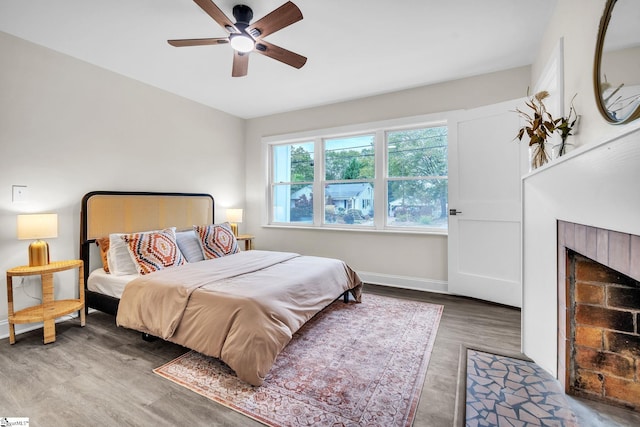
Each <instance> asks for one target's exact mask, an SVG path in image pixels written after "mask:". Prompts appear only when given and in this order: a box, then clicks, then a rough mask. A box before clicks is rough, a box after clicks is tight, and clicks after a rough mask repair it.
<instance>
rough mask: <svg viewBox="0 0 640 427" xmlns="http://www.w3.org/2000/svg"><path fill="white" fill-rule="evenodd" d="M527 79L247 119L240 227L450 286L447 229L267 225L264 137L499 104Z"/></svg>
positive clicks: (408, 282)
mask: <svg viewBox="0 0 640 427" xmlns="http://www.w3.org/2000/svg"><path fill="white" fill-rule="evenodd" d="M529 81H530V70H529V67H523V68H518V69H513V70H507V71H503V72H498V73H492V74H487V75H484V76H479V77H473V78H467V79H463V80H457V81H451V82H447V83H442V84H437V85H432V86H425V87H420V88H415V89H411V90H406V91H401V92H395V93H390V94H386V95H380V96H374V97H370V98H366V99H361V100H356V101H350V102H343V103H339V104H333V105H327V106H321V107H317V108H311V109H306V110H300V111H294V112H290V113H284V114H278V115H274V116H269V117H262V118H257V119H251V120H249V121H248V122H247V129H246V169H247V175H246V183H247V187H246V197H247V199H246V208H247V210H246V215H245V223H243V224H242V226H241V229H242V230H244V231H247V232H250V233H252V234H255V235H256V240H255V244H256V246H257V247H258V248H260V249H271V250H284V251H296V252H300V253H304V254H309V255H320V256H333V257H338V258H341V259H344V260H345V261H347V262H348V263H349V264H350V265H351V266H352V267H353V268H354V269H356V270H357V271H359V272H365V273H368V274H367V277H366V278H367V279H368V280H372V278H373V277H375V278H377V279H379V280H380V281H382V282H383V283H386V284H400V285H402V286H405V287H415V288H418V289H426V290H429V289H431V290H439V291H446V290H447V287H446V281H447V238H446V236H442V235H424V234H423V235H420V234H406V233H405V234H400V233H394V234H392V233H382V232H345V231H328V230H309V229H304V230H300V229H282V228H277V229H275V228H267V227H263V225H264V224H263V218H264V213H265V212H266V210H267V207H266V205H265V198H266V197H265V195H266V189H267V186H266V167H267V163H266V159H265V158H264V156H263V155H262V154H263V147H262V145H261V138H263V137H266V136H274V135H282V134H289V133H297V132H304V131H310V130H316V129H324V128H333V127H340V126H347V125H353V124H357V123H367V122H374V121H383V120H389V119H396V118H403V117H411V116H417V115H423V114H429V113H438V112H443V111H449V110H457V109H465V108H473V107H478V106H482V105H488V104H493V103H496V102H500V101H506V100H510V99H516V98H520V97H522V96H524V95H525V94H526V88H527V86H528V85H529ZM310 84H311V83H310Z"/></svg>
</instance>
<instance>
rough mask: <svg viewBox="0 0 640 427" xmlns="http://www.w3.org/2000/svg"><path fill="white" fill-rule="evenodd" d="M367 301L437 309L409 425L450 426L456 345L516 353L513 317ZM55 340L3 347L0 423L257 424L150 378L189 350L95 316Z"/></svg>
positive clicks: (462, 303)
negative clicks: (426, 364) (144, 337)
mask: <svg viewBox="0 0 640 427" xmlns="http://www.w3.org/2000/svg"><path fill="white" fill-rule="evenodd" d="M366 293H376V294H381V295H387V296H396V297H400V298H408V299H415V300H420V301H426V302H432V303H435V304H442V305H444V312H443V315H442V320H441V323H440V329H439V331H438V335H437V338H436V342H435V346H434V349H433V353H432V356H431V361H430V364H429V370H428V372H427V377H426V380H425V384H424V387H423V390H422V395H421V399H420V404H419V407H418V411H417V415H416V419H415V422H414V426H415V427H427V426H428V427H433V426H450V425H452V423H453V419H454V411H455V395H456V382H457V371H458V353H459V349H460V344H466V345H469V346H473V345H483V346H487V344H489V345H491V346H492V347H496V348H502V349H504V350H505V351H510V352H518V351H520V310H518V309H514V308H509V307H505V306H501V305H495V304H490V303H486V302H482V301H478V300H473V299H467V298H460V297H455V296H449V295H442V294H433V293H426V292H419V291H410V290H401V289H394V288H386V287H380V286H371V285H367V286H366V287H365V296H364V298H365V299H366ZM56 332H57V333H56V336H57V338H56V341H55V342H54V343H52V344H47V345H43V344H42V331H41V330H35V331H31V332H27V333H24V334H20V335H18V336H17V338H16V344H15V345H9V341H8V339H4V340H0V367H1V370H0V384H2V387H0V416H16V417H29V418H30V420H31V423H32V425H35V426H46V425H51V424H50V419H51V418H50V417H51V416H52V414H56V415H55V416H56V422H55V424H56V425H57V426H60V427H65V426H87V425H130V426H158V425H193V426H200V425H206V426H234V427H235V426H259V425H261V424H259V423H257V422H255V421H253V420H251V419H249V418H247V417H245V416H243V415H241V414H239V413H237V412H235V411H233V410H231V409H228V408H226V407H224V406H222V405H219V404H216V403H214V402H212V401H210V400H208V399H206V398H204V397H202V396H200V395H198V394H196V393H193V392H191V391H189V390H187V389H186V388H184V387H181V386H178V385H176V384H174V383H172V382H170V381H167V380H165V379H163V378H161V377H159V376H158V375H155V374H153V372H152V369H153V368H156V367H158V366H160V365H162V364H163V363H166V362H168V361H170V360H172V359H174V358H175V357H177V356H179V355H180V354H182V353H184V352H186V351H187V350H186V349H184V348H182V347H180V346H178V345H175V344H171V343H168V342H164V341H162V340H157V341H154V342H146V341H143V340H142V339H141V335H140V334H139V333H138V332H135V331H131V330H127V329H123V328H118V327H117V326H116V325H115V319H114V318H113V316H109V315H106V314H104V313H100V312H94V313H92V314H90V315H89V316H88V317H87V322H86V326H85V327H84V328H81V327H80V326H79V320H77V319H75V320H71V321H67V322H63V323H60V324H58V325H56Z"/></svg>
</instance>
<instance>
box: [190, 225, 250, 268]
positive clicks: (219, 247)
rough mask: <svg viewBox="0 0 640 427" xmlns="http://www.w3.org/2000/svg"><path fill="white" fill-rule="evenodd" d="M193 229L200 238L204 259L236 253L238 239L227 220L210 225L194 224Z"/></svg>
mask: <svg viewBox="0 0 640 427" xmlns="http://www.w3.org/2000/svg"><path fill="white" fill-rule="evenodd" d="M193 229H194V230H195V232H196V234H197V235H198V237H199V238H200V245H202V254H203V255H204V258H205V259H212V258H220V257H223V256H225V255H231V254H235V253H237V252H238V251H239V250H240V249H239V248H238V241H237V240H236V236H235V235H234V234H233V231H231V225H229V223H228V222H225V223H223V224H212V225H194V226H193Z"/></svg>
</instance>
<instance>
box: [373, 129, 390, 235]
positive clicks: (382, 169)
mask: <svg viewBox="0 0 640 427" xmlns="http://www.w3.org/2000/svg"><path fill="white" fill-rule="evenodd" d="M375 148H376V150H375V151H376V161H375V165H376V170H375V181H374V185H373V213H374V214H373V225H374V227H375V228H376V229H378V230H381V229H383V228H384V225H385V223H386V221H387V218H386V216H387V213H386V210H387V209H386V206H387V190H386V188H387V183H386V176H387V168H386V163H387V154H386V151H387V150H386V142H385V131H384V130H378V131H376V140H375Z"/></svg>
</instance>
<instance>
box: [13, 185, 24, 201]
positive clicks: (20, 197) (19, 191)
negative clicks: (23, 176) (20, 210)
mask: <svg viewBox="0 0 640 427" xmlns="http://www.w3.org/2000/svg"><path fill="white" fill-rule="evenodd" d="M11 188H12V190H13V203H21V202H26V201H27V186H26V185H14V186H12V187H11Z"/></svg>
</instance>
